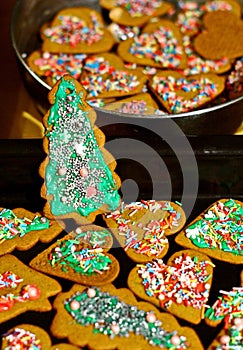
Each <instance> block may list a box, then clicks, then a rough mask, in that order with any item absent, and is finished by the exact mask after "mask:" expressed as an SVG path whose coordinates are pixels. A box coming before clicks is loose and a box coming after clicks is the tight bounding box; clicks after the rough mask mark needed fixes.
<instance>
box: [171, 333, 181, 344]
mask: <svg viewBox="0 0 243 350" xmlns="http://www.w3.org/2000/svg"><path fill="white" fill-rule="evenodd" d="M170 341H171V344H172V345H174V346H177V345H180V342H181V340H180V337H179V336H178V335H176V334H175V335H173V336H172V337H171V339H170Z"/></svg>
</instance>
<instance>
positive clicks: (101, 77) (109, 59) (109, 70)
mask: <svg viewBox="0 0 243 350" xmlns="http://www.w3.org/2000/svg"><path fill="white" fill-rule="evenodd" d="M147 80H148V77H147V76H146V75H145V74H143V73H142V71H141V69H128V68H126V67H125V65H124V63H123V61H122V60H121V59H120V58H119V57H118V56H116V55H115V54H114V53H103V54H100V55H94V56H89V57H88V58H87V59H86V60H85V64H84V67H83V72H82V74H81V78H80V82H81V84H82V86H83V87H84V88H85V89H86V91H87V98H88V99H89V98H112V97H122V96H128V95H135V94H138V93H140V92H142V91H143V89H144V87H145V83H146V81H147Z"/></svg>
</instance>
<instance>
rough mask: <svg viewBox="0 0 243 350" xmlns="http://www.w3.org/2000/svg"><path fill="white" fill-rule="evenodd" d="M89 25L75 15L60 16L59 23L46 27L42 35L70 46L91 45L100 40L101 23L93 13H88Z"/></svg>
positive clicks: (101, 32)
mask: <svg viewBox="0 0 243 350" xmlns="http://www.w3.org/2000/svg"><path fill="white" fill-rule="evenodd" d="M90 18H91V25H89V26H88V25H87V24H86V22H85V21H83V20H82V19H81V18H79V17H77V16H60V17H59V20H60V22H61V24H60V25H59V26H56V27H52V28H46V29H45V30H44V35H45V36H46V37H47V38H49V39H50V40H51V41H52V42H56V43H57V44H60V45H62V44H68V45H70V46H71V47H75V46H77V45H78V44H79V43H85V44H87V45H92V44H95V43H97V42H98V41H99V40H101V38H102V36H103V25H102V24H101V23H100V22H99V21H98V18H97V16H96V14H95V13H93V12H91V13H90Z"/></svg>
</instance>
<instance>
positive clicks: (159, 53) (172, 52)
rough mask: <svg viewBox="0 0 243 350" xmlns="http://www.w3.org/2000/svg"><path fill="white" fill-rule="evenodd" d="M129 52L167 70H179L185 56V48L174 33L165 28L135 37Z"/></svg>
mask: <svg viewBox="0 0 243 350" xmlns="http://www.w3.org/2000/svg"><path fill="white" fill-rule="evenodd" d="M129 51H130V53H131V54H132V55H134V56H135V57H138V58H143V59H144V58H145V59H147V58H149V59H151V60H153V61H154V62H156V63H161V65H162V66H163V67H166V68H178V66H179V65H180V63H181V60H182V54H183V48H182V46H181V45H180V44H179V42H178V40H177V38H176V37H175V35H174V33H173V31H172V30H171V29H170V28H167V27H163V26H161V27H159V28H158V29H157V30H155V32H154V33H142V34H140V35H138V36H135V37H134V42H133V43H132V45H131V46H130V49H129Z"/></svg>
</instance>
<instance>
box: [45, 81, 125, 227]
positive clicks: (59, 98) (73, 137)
mask: <svg viewBox="0 0 243 350" xmlns="http://www.w3.org/2000/svg"><path fill="white" fill-rule="evenodd" d="M85 97H86V92H85V89H84V88H83V87H82V86H81V85H80V84H79V83H78V81H77V80H75V79H73V78H72V77H71V76H68V75H65V76H64V77H62V78H61V79H60V80H59V81H58V82H57V84H56V85H55V86H54V87H53V88H52V90H51V91H50V93H49V101H50V103H51V105H52V106H51V107H50V109H49V111H48V112H47V113H46V115H45V116H44V119H43V123H44V126H45V128H46V133H45V137H44V143H43V147H44V150H45V152H46V154H47V157H46V159H45V160H44V161H43V163H42V164H41V166H40V170H39V172H40V175H41V176H42V177H43V179H44V184H43V186H42V189H41V196H42V197H43V198H45V199H46V204H45V206H44V209H43V211H44V213H45V215H46V216H47V217H50V218H56V219H64V218H72V219H74V220H75V221H76V222H77V223H80V224H87V223H91V222H93V221H94V220H95V217H96V215H97V214H99V213H103V212H105V211H110V210H115V209H116V208H117V207H118V206H119V204H120V195H119V193H118V188H119V185H120V179H119V177H118V176H117V175H116V174H115V172H114V169H115V166H116V162H115V160H114V158H113V157H112V155H111V154H110V153H109V152H108V151H106V150H105V148H104V143H105V136H104V134H103V133H102V131H101V130H100V129H99V128H97V127H96V126H95V118H96V115H95V112H94V110H93V109H92V108H91V107H90V106H89V105H88V104H87V103H86V101H85ZM81 131H82V132H81Z"/></svg>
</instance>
